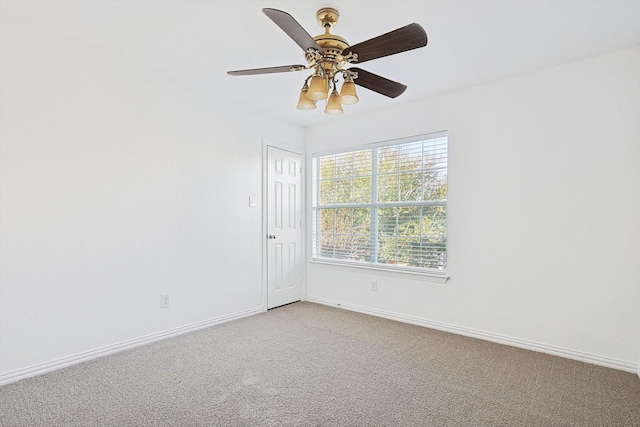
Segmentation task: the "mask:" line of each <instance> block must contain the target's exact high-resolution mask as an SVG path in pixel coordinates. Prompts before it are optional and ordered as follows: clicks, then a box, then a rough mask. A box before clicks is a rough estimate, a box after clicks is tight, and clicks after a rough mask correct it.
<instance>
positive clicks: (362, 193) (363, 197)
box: [353, 176, 371, 203]
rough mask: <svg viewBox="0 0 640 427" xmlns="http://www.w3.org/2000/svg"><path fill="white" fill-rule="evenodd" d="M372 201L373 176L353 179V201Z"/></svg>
mask: <svg viewBox="0 0 640 427" xmlns="http://www.w3.org/2000/svg"><path fill="white" fill-rule="evenodd" d="M370 202H371V177H370V176H367V177H363V178H355V179H354V180H353V203H370Z"/></svg>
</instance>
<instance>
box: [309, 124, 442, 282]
mask: <svg viewBox="0 0 640 427" xmlns="http://www.w3.org/2000/svg"><path fill="white" fill-rule="evenodd" d="M443 137H445V138H447V173H448V157H449V156H448V142H449V138H448V135H447V132H446V131H442V132H436V133H430V134H422V135H417V136H412V137H407V138H402V139H396V140H390V141H384V142H378V143H374V144H366V145H361V146H356V147H350V148H349V149H346V150H345V149H341V150H334V151H327V152H318V153H313V154H312V155H311V162H312V176H311V178H312V180H313V181H312V182H313V185H312V187H313V188H312V227H311V228H312V230H311V234H312V239H311V241H312V250H311V255H312V256H311V262H312V263H313V264H317V265H319V266H326V267H331V268H335V267H338V268H345V269H353V268H357V269H363V270H369V271H375V272H376V274H378V273H383V274H387V275H393V276H397V275H403V276H404V275H406V276H407V277H411V278H419V279H426V280H429V281H435V282H439V283H445V282H446V281H447V280H448V279H449V275H448V273H447V268H448V265H447V267H446V268H445V269H434V268H426V267H409V266H398V265H387V264H381V263H374V262H362V261H349V260H340V259H333V258H324V257H317V256H316V255H315V254H316V253H317V251H318V250H319V247H318V245H319V244H320V242H319V241H318V240H319V239H318V237H319V235H318V233H319V228H320V224H319V223H320V215H318V214H317V213H318V209H319V205H318V203H319V190H320V185H319V181H320V174H319V171H318V170H317V166H316V158H318V157H324V156H330V155H336V154H346V153H350V152H355V151H359V150H372V153H374V157H375V153H376V149H378V148H380V147H386V146H394V145H402V144H407V143H411V142H417V141H425V140H430V139H440V138H443ZM372 165H373V167H374V168H375V167H376V166H375V165H376V161H375V158H372ZM371 176H372V177H374V176H379V175H378V174H377V171H376V170H372V173H371ZM376 182H377V179H374V180H373V181H372V189H371V191H372V194H371V198H372V200H371V202H367V203H342V204H325V205H321V208H323V209H327V208H329V209H330V208H360V207H362V208H371V209H372V210H373V211H374V213H373V215H372V218H371V225H370V227H371V228H372V229H373V230H375V229H377V224H376V218H377V209H378V208H380V207H396V206H433V205H437V206H445V207H447V200H444V201H437V202H436V201H428V200H427V201H413V202H379V201H378V200H377V188H376ZM447 218H448V212H447ZM447 223H448V219H447ZM445 227H446V228H447V231H446V232H447V234H448V224H447V225H445ZM370 236H372V237H371V245H372V248H374V249H372V251H373V252H375V247H376V242H375V240H376V239H377V232H375V231H372V232H370ZM447 250H448V247H447Z"/></svg>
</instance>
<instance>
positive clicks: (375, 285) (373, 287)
mask: <svg viewBox="0 0 640 427" xmlns="http://www.w3.org/2000/svg"><path fill="white" fill-rule="evenodd" d="M371 290H372V291H377V290H378V281H377V280H372V281H371Z"/></svg>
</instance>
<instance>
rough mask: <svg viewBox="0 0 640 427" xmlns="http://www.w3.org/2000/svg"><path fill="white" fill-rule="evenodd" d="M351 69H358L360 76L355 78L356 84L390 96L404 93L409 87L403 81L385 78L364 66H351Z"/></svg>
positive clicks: (394, 96) (393, 96)
mask: <svg viewBox="0 0 640 427" xmlns="http://www.w3.org/2000/svg"><path fill="white" fill-rule="evenodd" d="M349 71H356V72H357V73H358V78H356V79H353V82H354V83H355V84H357V85H358V86H362V87H365V88H367V89H369V90H372V91H374V92H378V93H379V94H382V95H385V96H388V97H389V98H396V97H398V96H400V95H402V94H403V93H404V91H405V90H406V89H407V86H406V85H403V84H402V83H398V82H394V81H393V80H389V79H385V78H384V77H382V76H379V75H377V74H373V73H370V72H369V71H365V70H363V69H362V68H356V67H351V68H349Z"/></svg>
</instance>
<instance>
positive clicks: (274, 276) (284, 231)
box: [267, 147, 302, 308]
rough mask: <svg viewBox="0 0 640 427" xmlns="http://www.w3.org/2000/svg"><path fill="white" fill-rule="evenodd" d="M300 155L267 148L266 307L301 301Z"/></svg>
mask: <svg viewBox="0 0 640 427" xmlns="http://www.w3.org/2000/svg"><path fill="white" fill-rule="evenodd" d="M301 167H302V156H301V155H300V154H296V153H292V152H290V151H286V150H281V149H279V148H275V147H267V168H268V169H267V308H273V307H278V306H281V305H283V304H289V303H291V302H295V301H300V298H301V292H302V259H301V254H302V251H301V250H302V227H301V224H302V176H301V175H302V171H301Z"/></svg>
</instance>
